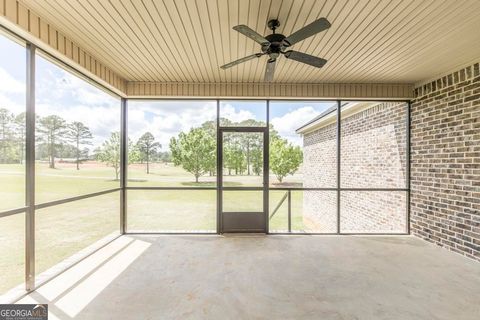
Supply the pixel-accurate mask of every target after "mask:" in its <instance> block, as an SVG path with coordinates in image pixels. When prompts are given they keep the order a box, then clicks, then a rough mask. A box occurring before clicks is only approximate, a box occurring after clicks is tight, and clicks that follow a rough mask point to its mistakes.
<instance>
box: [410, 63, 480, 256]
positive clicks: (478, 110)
mask: <svg viewBox="0 0 480 320" xmlns="http://www.w3.org/2000/svg"><path fill="white" fill-rule="evenodd" d="M411 112H412V122H411V152H412V153H411V168H412V171H411V177H412V180H411V188H412V189H411V190H412V192H411V231H412V233H413V234H414V235H416V236H419V237H421V238H423V239H425V240H428V241H431V242H434V243H436V244H438V245H440V246H443V247H445V248H448V249H450V250H452V251H455V252H458V253H461V254H463V255H466V256H468V257H470V258H474V259H477V260H480V74H479V64H478V63H477V64H474V65H472V66H469V67H467V68H464V69H462V70H459V71H457V72H455V73H453V74H449V75H447V76H444V77H442V78H441V79H438V80H436V81H433V82H431V83H428V84H426V85H423V86H421V87H419V88H416V89H415V100H414V101H413V104H412V110H411Z"/></svg>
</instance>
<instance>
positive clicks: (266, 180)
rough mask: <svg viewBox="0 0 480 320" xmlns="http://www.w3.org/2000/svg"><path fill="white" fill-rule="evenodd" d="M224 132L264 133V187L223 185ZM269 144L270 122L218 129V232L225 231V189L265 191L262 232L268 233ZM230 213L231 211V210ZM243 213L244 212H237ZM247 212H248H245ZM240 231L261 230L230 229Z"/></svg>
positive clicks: (219, 127)
mask: <svg viewBox="0 0 480 320" xmlns="http://www.w3.org/2000/svg"><path fill="white" fill-rule="evenodd" d="M224 132H246V133H254V132H257V133H263V186H262V187H224V186H223V133H224ZM269 144H270V135H269V127H268V124H267V126H265V127H221V126H218V129H217V233H220V234H221V233H224V230H223V215H224V211H223V191H248V190H258V191H263V216H264V229H263V230H262V231H260V232H261V233H265V234H268V233H269V227H268V212H269V207H268V205H269V197H268V196H269V195H268V190H269V172H270V170H269V159H270V158H269ZM229 213H230V212H229ZM235 213H239V214H241V213H242V212H235ZM245 214H247V213H245ZM228 232H238V233H242V232H244V233H249V232H259V231H258V230H250V231H249V230H245V231H228Z"/></svg>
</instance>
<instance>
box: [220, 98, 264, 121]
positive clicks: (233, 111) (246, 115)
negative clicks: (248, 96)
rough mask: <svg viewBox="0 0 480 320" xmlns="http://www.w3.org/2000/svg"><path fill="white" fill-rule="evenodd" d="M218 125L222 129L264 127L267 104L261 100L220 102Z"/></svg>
mask: <svg viewBox="0 0 480 320" xmlns="http://www.w3.org/2000/svg"><path fill="white" fill-rule="evenodd" d="M220 125H221V126H222V127H265V126H266V125H267V102H266V101H263V100H243V101H242V100H222V101H220Z"/></svg>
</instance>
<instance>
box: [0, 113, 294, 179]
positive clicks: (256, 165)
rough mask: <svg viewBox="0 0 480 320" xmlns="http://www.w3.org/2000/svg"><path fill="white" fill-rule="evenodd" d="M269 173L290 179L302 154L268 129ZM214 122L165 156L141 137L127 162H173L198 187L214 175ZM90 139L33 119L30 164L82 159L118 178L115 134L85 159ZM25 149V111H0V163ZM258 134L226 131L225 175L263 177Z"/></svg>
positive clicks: (73, 127)
mask: <svg viewBox="0 0 480 320" xmlns="http://www.w3.org/2000/svg"><path fill="white" fill-rule="evenodd" d="M221 123H222V125H224V126H248V127H251V126H263V125H265V123H263V122H259V121H256V120H253V119H249V120H245V121H242V122H238V123H235V122H232V121H229V120H228V119H221ZM269 130H270V163H269V164H270V170H271V172H272V173H273V174H275V175H276V177H277V179H278V181H279V182H282V181H283V179H284V178H285V177H286V176H287V175H290V174H294V173H295V172H296V171H297V170H298V168H299V166H300V164H301V163H302V157H303V155H302V150H301V148H300V147H298V146H293V145H292V144H291V143H290V142H288V141H287V140H286V139H283V138H281V137H280V136H279V135H278V133H277V132H276V131H275V130H274V128H273V126H272V125H270V128H269ZM216 134H217V128H216V122H215V121H207V122H205V123H203V124H202V125H201V126H200V127H197V128H192V129H190V130H189V131H188V132H180V133H179V134H178V136H177V137H172V138H171V140H170V143H169V151H164V152H161V151H159V150H160V149H161V148H162V145H161V144H160V143H159V142H157V141H155V137H154V136H153V134H152V133H150V132H145V133H144V134H142V135H141V136H140V138H139V139H138V140H137V141H136V142H135V143H133V142H132V141H131V140H130V139H128V141H127V145H128V162H129V163H142V164H145V171H146V173H147V174H149V173H150V165H151V163H152V162H173V164H174V165H175V166H181V167H182V168H183V169H184V170H185V171H187V172H189V173H191V174H193V176H194V177H195V181H196V182H198V181H199V179H200V177H201V176H204V175H215V173H216V168H217V163H216V159H217V157H216V152H217V149H216V148H217V143H216ZM92 140H93V135H92V132H91V131H90V129H89V128H88V126H86V125H85V124H84V123H82V122H79V121H73V122H71V123H68V122H67V121H66V120H65V119H63V118H61V117H59V116H57V115H49V116H45V117H37V119H36V151H35V152H36V159H37V160H45V159H46V160H48V164H49V167H50V168H52V169H53V168H55V159H56V158H70V159H74V161H75V164H76V169H77V170H80V165H81V163H82V162H84V161H86V160H98V161H101V162H103V163H105V164H106V165H108V166H110V167H112V168H113V169H114V171H115V179H117V180H118V178H119V174H120V157H121V155H120V133H119V132H112V133H111V135H110V137H109V138H108V139H107V140H106V141H104V142H103V143H102V145H101V146H100V147H99V148H96V149H95V150H93V153H92V154H90V152H89V148H88V147H87V146H91V145H92V144H93V143H92ZM24 150H25V112H22V113H20V114H18V115H15V114H13V113H12V112H10V111H9V110H7V109H5V108H0V163H22V162H23V159H24ZM263 156H264V155H263V134H261V133H258V134H256V133H255V134H251V133H247V134H246V133H241V132H238V133H237V132H228V133H225V135H224V137H223V166H224V170H225V172H227V174H228V175H260V174H262V173H263V172H262V171H263Z"/></svg>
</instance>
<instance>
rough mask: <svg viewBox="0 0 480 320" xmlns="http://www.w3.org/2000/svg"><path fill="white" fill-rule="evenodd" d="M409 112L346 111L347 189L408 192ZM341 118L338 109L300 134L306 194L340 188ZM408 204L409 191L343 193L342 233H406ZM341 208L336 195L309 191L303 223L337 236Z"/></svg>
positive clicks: (349, 106)
mask: <svg viewBox="0 0 480 320" xmlns="http://www.w3.org/2000/svg"><path fill="white" fill-rule="evenodd" d="M406 111H407V109H406V104H405V103H403V102H402V103H400V102H398V103H397V102H382V103H378V102H349V103H346V104H344V105H343V106H342V114H341V118H342V121H341V126H340V127H341V139H340V146H341V157H340V159H341V164H340V168H341V187H342V188H386V187H388V188H405V186H406V185H405V184H406V181H405V174H406V172H405V169H406V141H405V139H406V128H407V126H406V116H407V113H406ZM336 116H337V112H336V107H333V108H331V109H328V110H327V111H325V112H324V113H322V114H321V115H319V116H318V117H316V118H314V119H312V120H311V121H309V122H307V123H306V124H304V125H303V126H302V127H300V128H299V129H297V130H296V132H297V133H299V134H301V135H302V136H303V145H304V148H303V152H304V164H303V186H304V187H305V188H335V187H336V186H337V171H336V168H337V160H336V152H337V138H336V132H337V118H336ZM360 200H362V201H360ZM365 200H367V201H365ZM406 203H407V200H406V192H404V191H343V192H342V193H341V198H340V210H341V211H342V214H341V229H342V231H343V232H396V231H398V232H404V230H405V223H406V219H405V210H406ZM336 204H337V193H336V191H335V190H333V191H316V190H315V191H305V192H304V197H303V211H304V212H303V216H304V221H303V222H304V225H305V226H306V228H307V229H310V230H313V231H317V232H335V231H336V228H337V209H336V208H337V207H336Z"/></svg>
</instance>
